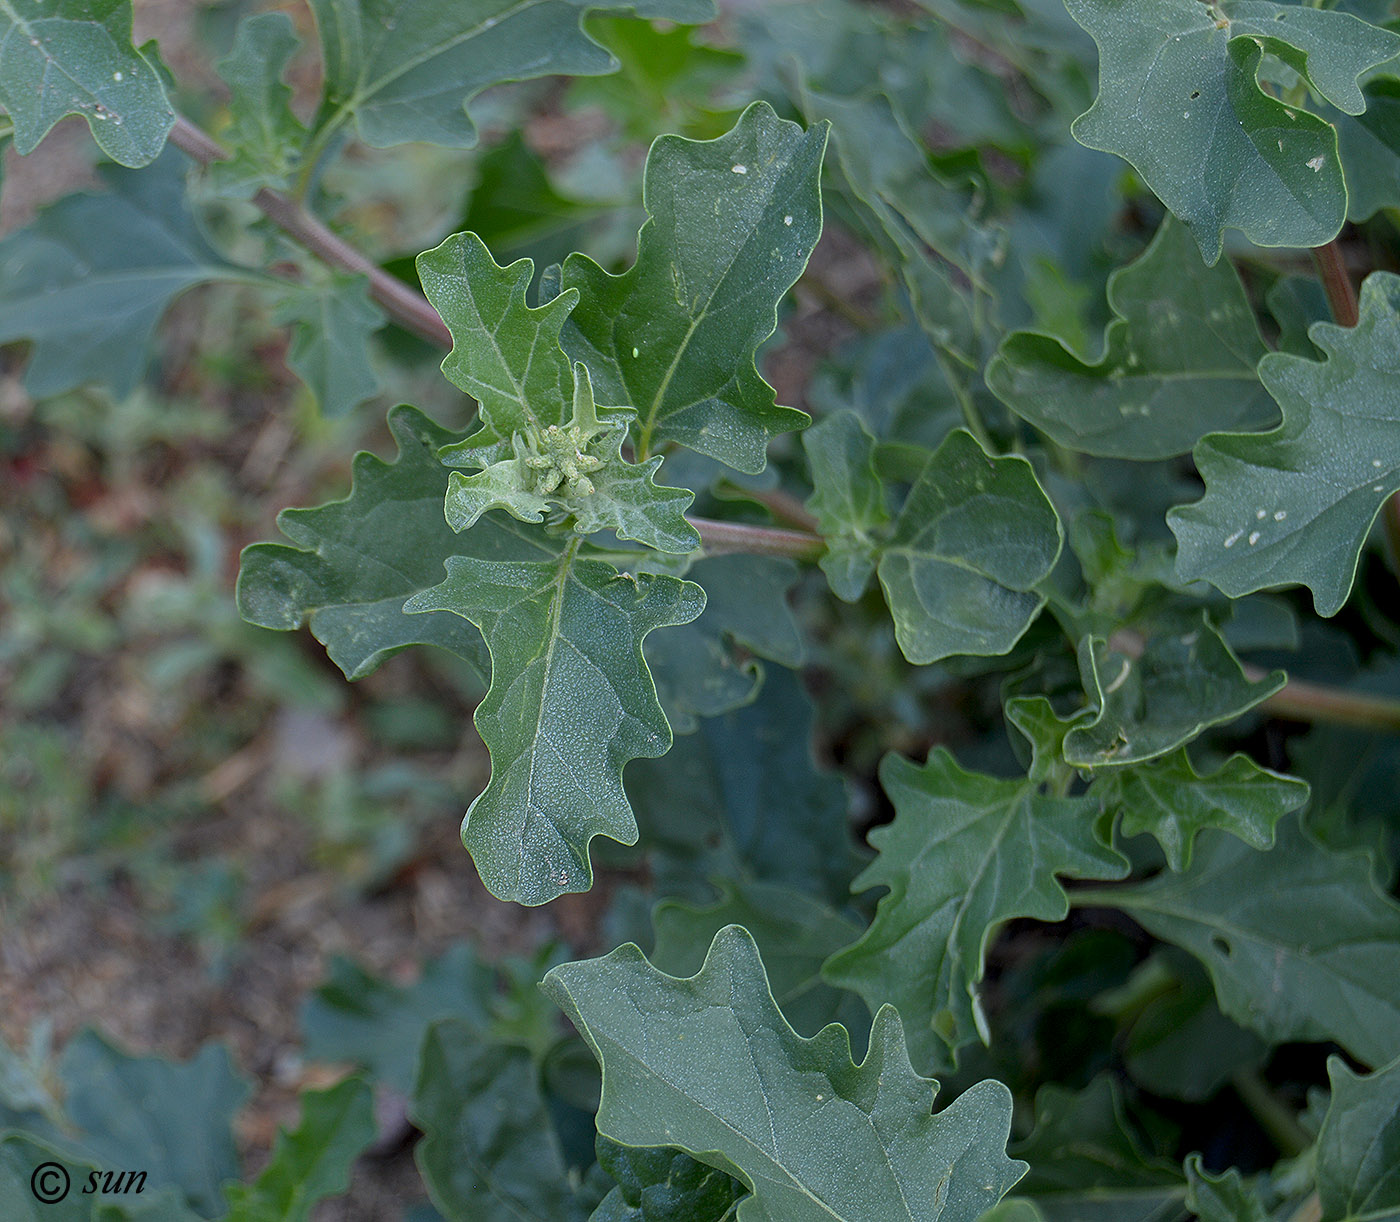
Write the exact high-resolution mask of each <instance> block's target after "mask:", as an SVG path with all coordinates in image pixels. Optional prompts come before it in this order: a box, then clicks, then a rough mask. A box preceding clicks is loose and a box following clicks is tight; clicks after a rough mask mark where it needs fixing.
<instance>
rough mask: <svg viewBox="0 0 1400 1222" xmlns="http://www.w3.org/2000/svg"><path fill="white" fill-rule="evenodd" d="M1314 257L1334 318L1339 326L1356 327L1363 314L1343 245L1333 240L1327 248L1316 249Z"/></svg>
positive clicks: (1318, 247) (1313, 253) (1317, 247)
mask: <svg viewBox="0 0 1400 1222" xmlns="http://www.w3.org/2000/svg"><path fill="white" fill-rule="evenodd" d="M1312 255H1313V262H1315V263H1316V264H1317V274H1318V276H1319V277H1320V278H1321V280H1322V288H1323V291H1324V292H1326V294H1327V304H1328V305H1329V306H1331V307H1332V317H1333V318H1335V319H1336V320H1337V324H1338V325H1339V326H1343V327H1354V326H1356V324H1357V322H1358V321H1359V320H1360V318H1361V312H1360V309H1359V307H1358V306H1357V304H1356V289H1355V287H1354V286H1353V285H1352V283H1351V276H1349V275H1348V274H1347V265H1346V260H1345V259H1344V258H1343V257H1342V247H1341V244H1340V243H1339V242H1338V241H1337V239H1336V238H1333V239H1332V240H1331V241H1330V242H1328V243H1327V245H1326V246H1316V247H1314V248H1313V252H1312Z"/></svg>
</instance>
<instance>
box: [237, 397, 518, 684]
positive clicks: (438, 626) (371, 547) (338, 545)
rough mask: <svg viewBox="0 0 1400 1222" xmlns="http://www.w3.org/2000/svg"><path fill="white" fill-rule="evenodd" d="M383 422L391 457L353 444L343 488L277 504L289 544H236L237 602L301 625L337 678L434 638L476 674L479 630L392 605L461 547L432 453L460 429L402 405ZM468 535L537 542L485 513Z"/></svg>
mask: <svg viewBox="0 0 1400 1222" xmlns="http://www.w3.org/2000/svg"><path fill="white" fill-rule="evenodd" d="M389 428H390V431H391V432H392V433H393V436H394V440H395V442H396V443H397V445H398V455H397V456H396V457H395V459H394V461H393V462H385V461H384V460H383V459H381V458H377V457H375V455H373V454H369V453H361V454H357V455H356V456H355V461H354V465H353V470H354V483H353V487H352V490H351V493H350V495H349V496H348V497H346V498H345V499H344V500H341V501H333V502H331V503H330V504H328V505H322V506H320V507H319V508H316V509H284V510H283V511H282V512H281V513H280V514H279V515H278V516H277V524H278V525H279V526H280V527H281V529H282V533H283V534H284V535H286V536H287V538H288V539H290V540H291V541H292V546H288V545H287V544H285V543H255V544H253V545H252V546H251V547H247V548H245V549H244V550H243V557H242V564H241V566H240V569H239V574H238V609H239V611H240V612H241V613H242V615H243V618H244V619H246V620H248V621H249V622H251V623H254V624H260V625H262V626H263V627H264V628H276V629H279V630H281V631H287V630H289V629H292V628H299V627H300V626H301V625H302V624H307V625H309V627H310V628H311V632H312V635H313V636H315V638H316V639H317V640H318V641H320V642H321V643H322V644H323V645H325V647H326V652H327V653H328V654H329V655H330V657H331V660H332V661H333V662H334V663H335V664H336V665H337V666H339V667H340V669H341V670H343V671H344V672H345V674H346V677H347V678H351V679H358V678H362V677H363V676H364V675H367V674H369V673H370V671H372V670H374V669H375V667H377V666H378V665H379V664H380V663H381V662H383V661H384V660H385V659H386V658H388V657H391V656H392V655H393V654H395V653H398V652H399V651H400V650H403V649H407V648H408V647H409V646H410V645H436V646H438V647H439V648H441V649H446V650H448V651H449V652H450V653H455V654H457V655H458V656H459V657H462V658H464V659H466V660H467V661H468V662H470V663H471V664H472V666H473V667H474V668H475V669H476V670H477V671H478V672H479V673H480V674H483V675H485V674H486V673H488V670H489V663H488V659H487V654H486V648H485V646H484V644H483V643H482V640H481V634H480V633H479V632H477V630H476V629H475V628H473V627H471V625H469V624H467V623H466V622H465V621H463V620H462V619H461V617H459V616H456V615H451V614H449V613H448V612H445V611H443V612H437V613H434V614H431V615H406V614H405V613H404V611H403V604H404V601H405V600H406V599H407V598H408V597H409V596H410V595H412V594H416V593H418V592H419V591H421V590H426V589H428V588H430V587H431V586H435V585H437V583H438V582H440V581H441V580H442V576H443V564H444V562H445V561H446V559H447V557H448V556H452V555H456V554H458V553H459V552H460V551H462V550H465V549H464V548H463V543H464V542H465V541H464V540H459V539H458V538H457V536H456V535H455V534H453V532H452V529H451V527H449V526H448V525H447V522H446V521H445V520H444V518H443V510H442V506H443V495H444V493H445V492H446V490H447V477H448V471H447V469H446V468H445V467H444V466H442V464H441V463H440V462H438V460H437V451H438V449H440V448H441V447H442V446H445V445H449V444H451V443H452V442H455V441H458V440H460V437H459V436H458V435H457V434H453V433H449V432H448V431H447V430H446V429H442V428H439V427H438V426H437V425H436V424H434V423H433V422H432V421H431V420H429V419H428V418H427V417H426V416H424V415H423V414H422V413H421V412H418V411H416V410H415V409H413V408H411V407H396V408H394V410H393V411H392V412H390V413H389ZM470 541H471V549H472V550H473V553H474V554H476V555H481V556H490V555H492V554H495V555H497V556H499V557H501V558H503V559H507V558H511V557H525V556H530V555H533V554H535V551H536V549H535V548H534V547H533V546H532V545H531V544H529V543H528V542H526V541H524V540H522V539H520V538H518V537H517V536H515V535H512V534H510V533H509V532H508V531H506V530H504V529H498V528H496V527H495V526H493V525H492V524H491V523H486V524H484V525H483V526H482V528H480V529H478V530H475V531H473V532H472V534H471V537H470Z"/></svg>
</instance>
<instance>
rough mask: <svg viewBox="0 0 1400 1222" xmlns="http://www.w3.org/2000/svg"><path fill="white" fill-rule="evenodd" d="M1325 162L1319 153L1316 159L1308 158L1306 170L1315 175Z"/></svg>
mask: <svg viewBox="0 0 1400 1222" xmlns="http://www.w3.org/2000/svg"><path fill="white" fill-rule="evenodd" d="M1326 160H1327V159H1326V158H1325V157H1323V156H1322V154H1321V153H1319V154H1318V155H1317V156H1316V157H1310V158H1308V169H1310V170H1311V171H1312V172H1313V173H1314V174H1316V173H1317V172H1318V171H1319V170H1321V169H1322V167H1323V164H1324V163H1325V162H1326Z"/></svg>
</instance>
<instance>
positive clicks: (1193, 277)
mask: <svg viewBox="0 0 1400 1222" xmlns="http://www.w3.org/2000/svg"><path fill="white" fill-rule="evenodd" d="M1108 302H1109V305H1110V306H1112V308H1113V311H1114V313H1115V314H1116V315H1117V318H1116V319H1115V320H1114V321H1113V322H1111V323H1110V324H1109V326H1108V330H1107V331H1105V332H1104V343H1103V355H1102V356H1100V357H1099V358H1098V359H1097V360H1095V361H1093V362H1087V361H1084V360H1082V359H1081V358H1080V357H1078V356H1076V355H1075V354H1074V353H1073V352H1071V351H1070V350H1069V349H1068V348H1067V347H1066V345H1064V344H1063V343H1061V342H1060V341H1059V340H1057V339H1055V338H1054V337H1053V336H1050V335H1043V334H1037V333H1035V332H1027V331H1018V332H1016V333H1014V334H1012V335H1009V336H1007V338H1006V339H1004V340H1003V341H1002V344H1001V347H1000V349H998V351H997V355H996V358H995V359H994V360H993V361H992V364H991V366H990V367H989V368H988V370H987V385H988V386H990V387H991V388H992V390H993V391H994V392H995V393H996V394H997V396H998V397H999V398H1000V399H1002V400H1003V401H1004V402H1005V403H1007V404H1008V405H1009V406H1010V407H1011V408H1012V409H1013V410H1014V411H1015V412H1016V413H1017V414H1018V415H1020V416H1021V417H1023V418H1024V419H1026V420H1028V421H1030V423H1031V424H1033V425H1035V427H1036V428H1038V429H1040V430H1041V432H1043V433H1046V434H1047V435H1049V436H1050V437H1052V438H1054V440H1055V441H1057V442H1059V443H1060V444H1061V445H1063V446H1068V447H1069V448H1070V449H1072V450H1079V451H1081V452H1083V453H1085V454H1098V455H1104V456H1107V457H1111V458H1139V459H1155V458H1170V457H1171V456H1172V455H1174V454H1184V453H1185V452H1186V451H1188V450H1189V449H1190V448H1191V447H1192V446H1193V445H1195V444H1196V442H1197V441H1199V440H1200V438H1201V437H1202V435H1203V434H1205V433H1206V432H1209V431H1212V430H1219V429H1220V428H1221V427H1222V426H1224V427H1227V428H1239V429H1249V428H1258V427H1262V426H1265V425H1269V424H1272V423H1274V422H1275V421H1276V420H1277V419H1278V411H1277V409H1276V408H1275V406H1274V404H1273V401H1272V400H1271V399H1270V398H1269V396H1268V394H1267V393H1266V392H1265V390H1264V388H1263V386H1261V385H1260V383H1259V379H1258V377H1257V376H1256V375H1255V372H1254V367H1255V365H1257V364H1258V362H1259V359H1260V357H1262V356H1263V355H1264V353H1265V351H1266V349H1265V347H1264V341H1263V340H1262V339H1261V338H1260V336H1259V327H1258V324H1257V323H1256V322H1255V319H1254V310H1253V307H1251V305H1250V304H1249V299H1248V298H1247V297H1246V296H1245V292H1244V286H1243V285H1241V283H1240V278H1239V275H1238V273H1237V272H1236V271H1235V269H1234V268H1233V266H1231V264H1230V263H1228V262H1224V263H1217V264H1216V265H1215V267H1213V268H1210V267H1206V266H1205V265H1204V264H1202V263H1201V261H1200V256H1199V254H1198V252H1197V249H1196V245H1195V243H1194V242H1192V240H1191V238H1190V236H1189V234H1188V233H1187V230H1186V229H1185V228H1184V227H1183V226H1181V225H1179V224H1177V223H1176V222H1175V221H1174V220H1172V218H1171V217H1170V216H1168V217H1167V219H1166V221H1165V222H1164V223H1163V225H1162V227H1161V228H1160V229H1159V230H1158V231H1157V236H1156V237H1155V238H1154V239H1153V241H1152V245H1151V246H1149V247H1148V248H1147V251H1146V252H1145V253H1144V254H1143V255H1142V257H1141V258H1139V259H1138V260H1137V261H1136V262H1134V263H1131V264H1129V265H1128V266H1127V267H1125V268H1123V269H1122V270H1120V271H1117V272H1115V273H1114V274H1113V276H1112V277H1110V279H1109V282H1108Z"/></svg>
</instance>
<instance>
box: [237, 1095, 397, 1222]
mask: <svg viewBox="0 0 1400 1222" xmlns="http://www.w3.org/2000/svg"><path fill="white" fill-rule="evenodd" d="M377 1131H378V1130H377V1128H376V1126H375V1123H374V1093H373V1091H371V1089H370V1086H369V1083H368V1082H366V1081H364V1080H363V1079H361V1078H347V1079H346V1080H345V1081H344V1082H341V1083H339V1084H338V1085H336V1086H333V1087H331V1088H330V1089H329V1090H322V1091H308V1092H307V1093H306V1094H304V1095H302V1097H301V1123H300V1124H299V1125H298V1126H297V1128H296V1129H295V1131H293V1132H290V1133H289V1132H287V1131H286V1130H285V1129H283V1130H281V1131H280V1132H279V1133H278V1135H277V1145H276V1147H275V1148H274V1149H273V1151H272V1161H271V1162H270V1163H268V1165H267V1166H266V1167H265V1168H263V1171H262V1173H261V1174H260V1175H259V1176H258V1178H257V1179H256V1180H254V1181H253V1183H251V1184H235V1185H233V1186H231V1187H230V1189H229V1193H228V1201H229V1213H228V1215H227V1222H306V1220H307V1219H308V1218H309V1217H310V1216H311V1210H312V1207H313V1206H314V1205H315V1204H316V1203H317V1202H318V1201H321V1200H324V1199H325V1198H326V1197H333V1196H338V1195H340V1194H341V1193H343V1192H345V1191H346V1189H348V1188H349V1187H350V1168H351V1165H352V1164H353V1163H354V1161H355V1159H357V1158H358V1157H359V1156H360V1154H361V1152H362V1151H363V1150H364V1148H365V1147H366V1146H368V1145H369V1143H370V1142H371V1141H373V1140H374V1137H375V1134H376V1132H377Z"/></svg>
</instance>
